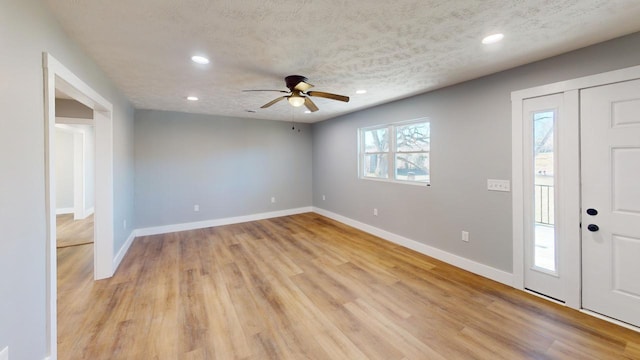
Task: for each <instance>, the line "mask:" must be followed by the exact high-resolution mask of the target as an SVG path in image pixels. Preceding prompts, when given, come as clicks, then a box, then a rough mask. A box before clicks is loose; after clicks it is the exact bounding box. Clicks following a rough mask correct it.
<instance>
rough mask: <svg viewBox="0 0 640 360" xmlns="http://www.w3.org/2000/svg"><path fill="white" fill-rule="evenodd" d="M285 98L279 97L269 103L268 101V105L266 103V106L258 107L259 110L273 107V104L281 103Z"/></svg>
mask: <svg viewBox="0 0 640 360" xmlns="http://www.w3.org/2000/svg"><path fill="white" fill-rule="evenodd" d="M286 98H287V97H286V96H281V97H279V98H276V99H274V100H271V101H269V102H268V103H266V104H264V105H262V106H260V108H261V109H266V108H268V107H269V106H271V105H273V104H275V103H277V102H278V101H282V100H284V99H286Z"/></svg>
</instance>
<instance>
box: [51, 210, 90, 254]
mask: <svg viewBox="0 0 640 360" xmlns="http://www.w3.org/2000/svg"><path fill="white" fill-rule="evenodd" d="M90 243H93V215H89V216H87V217H86V218H85V219H82V220H74V219H73V214H61V215H56V246H57V247H58V248H61V247H67V246H76V245H84V244H90Z"/></svg>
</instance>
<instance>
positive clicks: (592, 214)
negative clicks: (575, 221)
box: [587, 209, 598, 216]
mask: <svg viewBox="0 0 640 360" xmlns="http://www.w3.org/2000/svg"><path fill="white" fill-rule="evenodd" d="M587 214H589V215H591V216H595V215H598V210H596V209H587Z"/></svg>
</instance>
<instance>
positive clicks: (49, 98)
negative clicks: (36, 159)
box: [42, 52, 113, 360]
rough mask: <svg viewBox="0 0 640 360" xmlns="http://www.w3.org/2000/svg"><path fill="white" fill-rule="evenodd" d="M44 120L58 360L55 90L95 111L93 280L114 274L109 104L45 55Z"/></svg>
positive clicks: (51, 347) (51, 324)
mask: <svg viewBox="0 0 640 360" xmlns="http://www.w3.org/2000/svg"><path fill="white" fill-rule="evenodd" d="M42 60H43V68H44V69H43V70H44V121H45V206H46V214H47V239H46V255H47V263H46V272H47V288H46V294H47V304H48V305H47V318H48V324H47V325H48V326H47V342H48V344H47V348H48V351H49V358H50V359H51V360H55V359H56V358H57V352H58V348H57V303H56V300H57V281H56V276H57V260H56V253H57V252H56V212H55V204H56V201H55V200H56V199H55V156H54V155H55V123H56V117H55V92H56V89H58V90H60V91H62V92H63V93H65V94H67V95H69V96H71V97H72V98H73V99H74V100H76V101H78V102H80V103H82V104H84V105H86V106H87V107H89V108H92V109H94V119H95V141H96V155H95V181H96V183H95V194H96V195H95V209H96V218H95V220H94V224H95V226H94V239H95V240H94V276H95V278H96V279H102V278H107V277H110V276H112V275H113V121H112V116H113V105H112V104H111V103H110V102H109V101H107V100H106V99H105V98H104V97H102V96H101V95H100V94H98V93H97V92H96V91H95V90H93V89H92V88H91V87H90V86H89V85H87V84H86V83H85V82H83V81H82V80H81V79H80V78H78V77H77V76H76V75H75V74H73V73H72V72H71V71H70V70H69V69H67V68H66V67H65V66H64V65H62V64H61V63H60V62H58V61H57V60H56V59H55V58H54V57H53V56H51V55H50V54H48V53H46V52H45V53H43V59H42Z"/></svg>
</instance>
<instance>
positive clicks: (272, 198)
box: [271, 196, 276, 204]
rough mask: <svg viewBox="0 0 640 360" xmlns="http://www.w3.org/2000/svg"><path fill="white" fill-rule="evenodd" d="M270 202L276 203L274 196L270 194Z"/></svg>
mask: <svg viewBox="0 0 640 360" xmlns="http://www.w3.org/2000/svg"><path fill="white" fill-rule="evenodd" d="M271 203H272V204H275V203H276V197H275V196H272V197H271Z"/></svg>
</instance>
